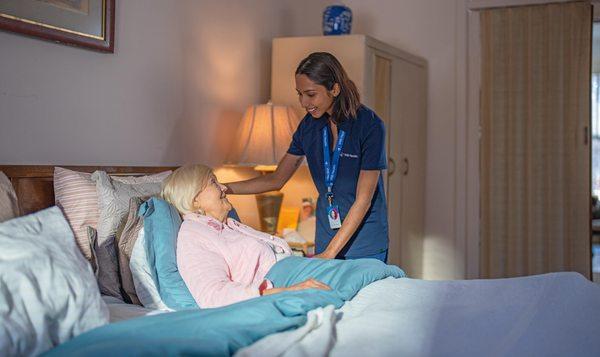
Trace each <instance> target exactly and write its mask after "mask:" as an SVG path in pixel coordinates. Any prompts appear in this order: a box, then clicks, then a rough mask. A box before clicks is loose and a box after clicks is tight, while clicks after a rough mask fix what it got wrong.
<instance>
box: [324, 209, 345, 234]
mask: <svg viewBox="0 0 600 357" xmlns="http://www.w3.org/2000/svg"><path fill="white" fill-rule="evenodd" d="M327 218H329V227H330V228H331V229H338V228H340V227H341V226H342V220H341V219H340V211H339V209H338V206H337V205H332V206H329V207H327Z"/></svg>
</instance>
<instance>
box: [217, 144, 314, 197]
mask: <svg viewBox="0 0 600 357" xmlns="http://www.w3.org/2000/svg"><path fill="white" fill-rule="evenodd" d="M302 158H303V156H298V155H292V154H287V153H286V154H285V155H284V156H283V158H282V159H281V161H279V165H277V169H276V170H275V171H274V172H273V173H270V174H266V175H262V176H259V177H256V178H253V179H250V180H246V181H238V182H230V183H226V184H225V186H227V192H226V193H227V194H234V195H243V194H254V193H263V192H268V191H274V190H279V189H281V188H282V187H283V185H285V183H286V182H287V181H288V180H289V179H290V177H292V175H293V174H294V172H296V170H297V169H298V167H299V166H300V164H301V163H302Z"/></svg>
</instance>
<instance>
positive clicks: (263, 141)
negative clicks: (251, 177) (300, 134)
mask: <svg viewBox="0 0 600 357" xmlns="http://www.w3.org/2000/svg"><path fill="white" fill-rule="evenodd" d="M299 123H300V119H298V116H297V115H296V113H295V112H294V109H292V108H291V107H288V106H284V105H273V104H272V103H271V102H269V103H267V104H260V105H252V106H250V107H248V109H247V110H246V113H245V114H244V117H243V118H242V121H241V122H240V126H239V128H238V131H237V133H236V136H235V140H234V141H233V144H232V148H231V151H230V153H229V155H228V157H227V160H226V162H225V163H226V164H227V165H235V166H245V167H254V169H255V170H257V171H260V172H261V173H262V174H265V173H267V172H272V171H275V169H276V168H277V164H278V163H279V160H281V158H282V157H283V155H284V154H285V153H286V152H287V149H288V147H289V145H290V142H291V140H292V135H293V134H294V131H295V130H296V128H297V127H298V124H299ZM282 201H283V193H281V192H280V191H272V192H267V193H262V194H258V195H256V203H257V205H258V214H259V218H260V227H261V230H263V231H265V232H268V233H271V234H274V233H275V231H276V230H277V220H278V219H279V210H280V209H281V202H282Z"/></svg>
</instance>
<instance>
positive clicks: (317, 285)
mask: <svg viewBox="0 0 600 357" xmlns="http://www.w3.org/2000/svg"><path fill="white" fill-rule="evenodd" d="M306 289H319V290H331V288H330V287H329V285H327V284H323V283H322V282H320V281H318V280H315V279H308V280H305V281H303V282H301V283H298V284H295V285H292V286H290V287H287V288H273V289H267V290H265V291H264V292H263V295H271V294H277V293H281V292H284V291H299V290H306Z"/></svg>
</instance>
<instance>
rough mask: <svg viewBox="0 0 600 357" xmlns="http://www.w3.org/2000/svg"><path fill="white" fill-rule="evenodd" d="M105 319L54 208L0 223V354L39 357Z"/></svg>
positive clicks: (77, 252)
mask: <svg viewBox="0 0 600 357" xmlns="http://www.w3.org/2000/svg"><path fill="white" fill-rule="evenodd" d="M108 318H109V316H108V309H107V307H106V304H105V303H104V302H103V301H102V298H101V297H100V293H99V291H98V286H97V284H96V279H95V278H94V274H93V273H92V268H91V267H90V264H89V263H88V262H87V261H86V260H85V258H84V257H83V255H82V254H81V251H80V250H79V248H78V247H77V245H76V244H75V238H74V236H73V232H72V231H71V228H70V227H69V224H68V223H67V221H66V219H65V217H64V216H63V214H62V212H61V210H60V209H59V208H58V207H52V208H48V209H45V210H42V211H39V212H36V213H34V214H31V215H28V216H25V217H20V218H16V219H12V220H10V221H7V222H5V223H1V224H0V323H1V325H0V355H3V356H15V355H17V356H22V355H28V356H29V355H38V354H40V353H42V352H44V351H46V350H48V349H50V348H52V347H54V346H57V345H59V344H61V343H63V342H66V341H68V340H69V339H71V338H73V337H75V336H77V335H79V334H81V333H83V332H85V331H87V330H90V329H92V328H95V327H98V326H101V325H104V324H106V323H108Z"/></svg>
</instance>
